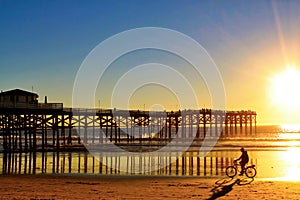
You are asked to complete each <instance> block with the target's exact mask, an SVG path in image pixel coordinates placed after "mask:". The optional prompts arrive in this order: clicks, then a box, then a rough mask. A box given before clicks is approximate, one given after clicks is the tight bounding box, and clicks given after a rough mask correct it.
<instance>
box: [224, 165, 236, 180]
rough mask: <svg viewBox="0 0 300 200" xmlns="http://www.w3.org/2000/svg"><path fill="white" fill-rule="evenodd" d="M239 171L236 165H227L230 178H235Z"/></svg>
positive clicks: (227, 173)
mask: <svg viewBox="0 0 300 200" xmlns="http://www.w3.org/2000/svg"><path fill="white" fill-rule="evenodd" d="M236 173H237V169H236V168H235V167H234V166H228V167H226V175H227V176H228V177H230V178H233V177H234V176H235V175H236Z"/></svg>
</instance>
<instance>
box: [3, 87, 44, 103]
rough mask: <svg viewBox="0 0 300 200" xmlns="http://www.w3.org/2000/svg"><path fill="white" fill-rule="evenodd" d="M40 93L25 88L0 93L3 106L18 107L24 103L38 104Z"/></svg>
mask: <svg viewBox="0 0 300 200" xmlns="http://www.w3.org/2000/svg"><path fill="white" fill-rule="evenodd" d="M38 97H39V95H38V94H36V93H33V92H28V91H25V90H20V89H14V90H9V91H5V92H1V93H0V105H1V107H18V106H24V105H28V104H31V105H37V104H38Z"/></svg>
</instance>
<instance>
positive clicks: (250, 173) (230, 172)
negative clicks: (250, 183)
mask: <svg viewBox="0 0 300 200" xmlns="http://www.w3.org/2000/svg"><path fill="white" fill-rule="evenodd" d="M239 166H240V164H239V163H238V162H237V161H236V160H235V161H233V165H231V166H228V167H226V175H227V176H228V177H229V178H233V177H235V175H236V174H237V172H238V171H239V172H241V170H239V168H240V167H239ZM244 172H245V174H246V176H247V177H248V178H253V177H254V176H255V175H256V169H255V165H250V166H246V167H245V169H244Z"/></svg>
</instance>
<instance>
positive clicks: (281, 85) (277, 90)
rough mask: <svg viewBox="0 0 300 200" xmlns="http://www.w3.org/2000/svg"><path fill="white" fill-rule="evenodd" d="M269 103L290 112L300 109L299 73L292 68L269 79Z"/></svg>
mask: <svg viewBox="0 0 300 200" xmlns="http://www.w3.org/2000/svg"><path fill="white" fill-rule="evenodd" d="M270 96H271V101H272V103H273V104H275V105H278V106H279V107H280V108H281V109H287V111H292V110H296V109H298V108H300V72H299V71H298V70H297V69H296V68H293V67H287V68H286V70H285V71H283V72H281V73H279V74H277V75H275V76H274V77H272V78H271V90H270Z"/></svg>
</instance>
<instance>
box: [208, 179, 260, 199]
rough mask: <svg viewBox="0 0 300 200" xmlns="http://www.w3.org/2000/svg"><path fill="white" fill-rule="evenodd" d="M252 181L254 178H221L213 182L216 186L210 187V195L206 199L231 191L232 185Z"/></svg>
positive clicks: (215, 197)
mask: <svg viewBox="0 0 300 200" xmlns="http://www.w3.org/2000/svg"><path fill="white" fill-rule="evenodd" d="M253 181H254V178H242V179H241V178H236V179H235V178H222V179H220V180H217V181H216V182H215V184H216V186H215V187H214V188H213V189H211V192H212V195H211V197H210V198H208V199H207V200H213V199H217V198H219V197H222V196H225V195H226V194H228V193H229V192H230V191H232V189H233V186H234V185H240V186H242V185H248V184H250V183H252V182H253Z"/></svg>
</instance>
